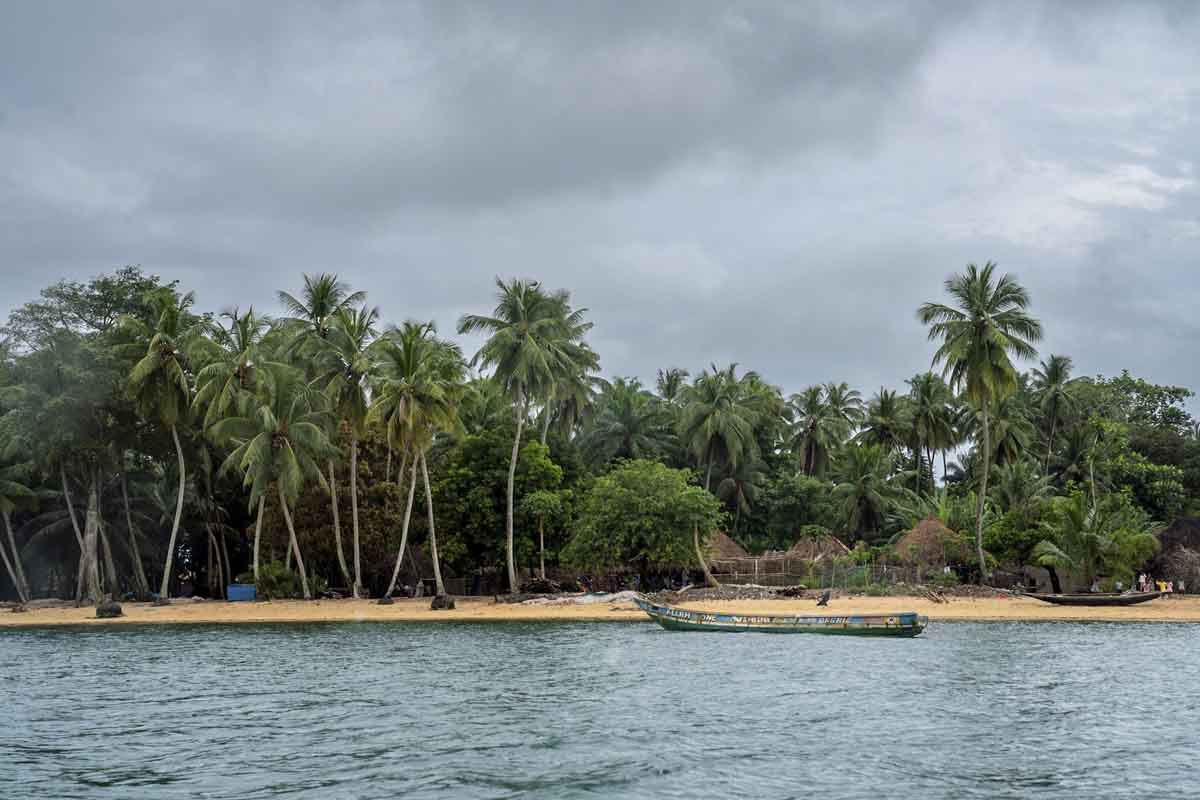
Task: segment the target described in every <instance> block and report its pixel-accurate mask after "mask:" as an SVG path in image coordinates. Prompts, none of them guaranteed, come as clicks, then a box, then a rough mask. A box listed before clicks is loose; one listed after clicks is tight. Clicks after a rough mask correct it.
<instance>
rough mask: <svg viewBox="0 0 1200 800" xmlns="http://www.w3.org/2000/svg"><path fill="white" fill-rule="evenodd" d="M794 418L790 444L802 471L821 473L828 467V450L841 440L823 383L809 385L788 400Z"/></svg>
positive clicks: (807, 473) (831, 449) (839, 425)
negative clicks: (821, 384)
mask: <svg viewBox="0 0 1200 800" xmlns="http://www.w3.org/2000/svg"><path fill="white" fill-rule="evenodd" d="M788 409H789V411H790V413H791V416H792V420H793V427H792V430H793V433H792V448H793V450H794V451H795V452H796V453H797V454H798V455H799V457H800V463H801V465H802V468H803V469H804V474H805V475H808V476H809V477H812V476H818V477H819V476H821V475H824V474H825V470H826V469H828V467H829V457H830V453H832V452H833V450H834V449H835V448H836V447H837V446H838V445H839V444H841V434H842V426H841V423H840V422H839V420H838V419H837V417H836V416H835V415H834V414H833V413H832V411H831V409H830V407H829V406H828V405H827V404H826V402H825V388H824V387H823V386H809V387H808V388H807V389H805V390H804V391H802V392H800V393H799V394H793V395H792V396H791V398H790V399H789V401H788Z"/></svg>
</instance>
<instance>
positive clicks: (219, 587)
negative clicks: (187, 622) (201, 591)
mask: <svg viewBox="0 0 1200 800" xmlns="http://www.w3.org/2000/svg"><path fill="white" fill-rule="evenodd" d="M208 546H209V549H210V552H211V553H212V554H213V556H216V558H215V560H216V562H217V575H216V578H217V582H216V585H215V586H214V585H213V582H212V577H213V576H212V573H209V579H208V587H209V589H211V590H213V591H215V592H217V593H218V594H219V595H220V596H221V597H224V596H225V588H224V587H225V565H224V564H222V563H221V545H220V543H218V542H217V535H216V534H215V533H213V530H212V526H209V528H208ZM213 560H214V559H213V557H212V556H210V557H209V561H210V562H211V561H213Z"/></svg>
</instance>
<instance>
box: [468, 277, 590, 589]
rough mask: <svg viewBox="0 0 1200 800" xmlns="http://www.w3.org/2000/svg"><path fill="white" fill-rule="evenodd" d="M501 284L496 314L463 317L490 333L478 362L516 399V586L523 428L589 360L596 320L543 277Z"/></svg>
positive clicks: (513, 585)
mask: <svg viewBox="0 0 1200 800" xmlns="http://www.w3.org/2000/svg"><path fill="white" fill-rule="evenodd" d="M496 288H497V294H496V299H497V303H496V308H495V310H494V311H493V313H492V315H491V316H486V315H478V314H467V315H465V316H464V317H462V318H461V319H460V320H459V322H458V332H459V333H460V334H473V333H485V334H488V339H487V341H486V342H484V344H483V346H482V347H480V348H479V352H477V353H476V354H475V356H474V358H473V359H472V363H473V364H479V365H482V366H484V367H491V368H493V369H494V371H495V378H496V380H497V381H499V382H500V385H501V386H502V387H503V388H504V391H505V393H506V394H507V395H508V396H509V397H510V398H511V400H512V405H513V410H514V413H515V416H516V422H517V426H516V428H517V429H516V435H515V436H514V437H513V447H512V458H511V459H510V461H509V467H508V492H507V500H506V513H505V556H506V560H507V566H508V583H509V589H510V590H511V591H512V592H516V591H517V568H516V562H515V560H514V556H513V524H514V522H513V512H514V498H513V493H514V487H515V483H516V474H517V458H518V456H519V455H520V452H521V433H522V431H523V430H524V427H525V423H526V421H527V419H528V417H529V405H530V403H533V402H535V401H540V400H545V399H546V397H547V396H548V395H549V394H550V392H551V390H552V388H553V386H554V381H555V378H556V376H558V375H562V374H564V373H567V372H569V371H570V370H571V368H572V365H575V364H578V363H581V362H584V361H586V360H587V359H586V353H584V352H583V346H582V342H581V339H582V337H583V335H584V334H586V333H587V331H588V330H590V328H591V323H590V322H585V321H584V313H585V311H586V309H572V308H571V305H570V299H571V298H570V294H569V293H567V292H565V291H558V292H548V291H546V290H544V289H543V288H542V286H541V284H540V283H538V282H537V281H524V280H519V279H514V280H511V281H507V282H506V281H504V280H502V279H500V278H497V279H496Z"/></svg>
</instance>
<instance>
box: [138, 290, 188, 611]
mask: <svg viewBox="0 0 1200 800" xmlns="http://www.w3.org/2000/svg"><path fill="white" fill-rule="evenodd" d="M193 302H195V296H194V295H193V294H192V293H191V292H189V293H188V294H185V295H182V296H177V295H176V294H175V292H174V291H173V290H170V289H163V290H161V291H159V292H157V293H156V294H155V295H154V296H153V297H151V298H150V306H151V307H152V308H153V310H154V314H155V316H156V318H157V321H156V324H155V327H154V330H153V331H145V330H144V329H143V326H141V324H140V323H138V322H136V321H131V323H130V324H131V327H134V328H135V329H138V330H139V332H140V333H141V336H142V338H144V337H145V335H146V334H150V341H149V343H148V344H147V345H146V354H145V355H144V356H143V357H142V358H141V360H140V361H138V362H137V364H135V365H134V367H133V371H132V372H131V373H130V374H129V380H128V383H127V386H128V391H129V394H130V396H132V397H133V399H134V400H135V402H136V403H137V407H138V412H139V414H140V415H141V416H142V418H143V419H157V420H158V421H159V422H161V423H162V424H163V425H164V426H166V428H167V429H168V430H170V432H171V440H172V441H173V442H174V443H175V457H176V460H177V461H178V467H179V491H178V493H177V501H176V505H175V518H174V520H173V521H172V523H171V537H170V539H169V540H168V543H167V558H166V565H165V566H164V567H163V577H162V583H161V584H160V587H159V597H160V598H161V599H162V600H163V601H166V599H167V598H168V597H169V591H170V584H171V567H172V563H173V561H174V558H175V541H176V537H177V536H178V534H179V523H180V520H181V519H182V518H183V496H184V487H185V486H186V485H187V465H186V463H185V461H184V456H183V445H182V444H181V443H180V441H179V423H180V422H181V421H182V420H183V419H184V418H185V417H186V415H187V411H188V407H189V406H190V405H191V393H192V389H191V384H190V383H189V381H188V375H187V366H188V358H187V355H186V351H187V347H188V345H189V343H190V340H191V339H192V337H193V336H195V335H196V333H197V332H198V326H197V324H196V322H195V320H194V319H193V318H192V316H191V314H190V313H189V312H188V309H189V308H191V306H192V303H193Z"/></svg>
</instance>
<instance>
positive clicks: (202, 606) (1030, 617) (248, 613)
mask: <svg viewBox="0 0 1200 800" xmlns="http://www.w3.org/2000/svg"><path fill="white" fill-rule="evenodd" d="M456 601H457V606H458V607H457V608H455V609H454V610H453V611H432V610H431V609H430V608H429V602H430V598H420V599H397V600H396V601H395V603H394V604H393V605H390V606H381V605H378V604H377V603H376V602H375V601H374V600H349V599H347V600H311V601H305V600H274V601H261V602H238V603H230V602H226V601H220V600H217V601H213V600H208V601H187V600H176V601H174V602H173V603H172V604H171V605H169V606H153V605H150V604H149V603H124V604H122V606H123V609H124V612H125V615H124V616H122V617H118V618H116V619H96V616H95V615H96V612H95V608H94V607H92V606H83V607H80V608H74V607H67V608H61V607H58V608H34V609H30V610H28V611H25V612H22V613H12V612H11V611H10V610H4V611H0V629H4V628H38V627H55V626H62V625H88V626H92V625H97V626H99V625H226V624H228V625H242V624H274V623H340V622H422V623H425V622H428V623H438V622H650V620H649V618H648V617H647V616H646V615H645V614H644V613H642V612H641V611H640V610H639V609H638V608H637V607H636V606H634V605H633V604H632V603H628V602H620V603H605V602H601V603H592V604H587V605H555V604H539V605H525V604H522V603H497V602H495V601H494V600H493V599H492V598H490V597H460V598H456ZM678 605H679V606H680V607H681V608H689V609H695V610H714V611H720V612H724V613H736V614H753V615H762V614H818V613H822V612H821V611H819V610H818V609H817V608H816V604H815V603H814V602H813V601H812V600H811V599H786V598H779V599H772V600H709V601H696V602H683V603H679V604H678ZM825 611H826V612H827V613H830V614H838V615H849V614H859V613H883V612H895V611H915V612H917V613H919V614H924V615H926V616H928V617H929V619H930V622H931V623H936V622H1142V623H1145V622H1163V623H1200V597H1193V596H1188V597H1173V598H1160V599H1158V600H1152V601H1150V602H1148V603H1144V604H1141V605H1137V606H1125V607H1120V606H1117V607H1082V606H1076V607H1072V606H1055V605H1049V604H1047V603H1043V602H1041V601H1039V600H1034V599H1031V598H1022V597H1006V596H996V597H988V598H950V599H949V600H948V602H946V603H934V602H932V601H931V600H929V599H928V598H925V597H860V596H842V597H835V598H834V599H833V601H832V602H831V603H830V605H829V606H828V608H827V609H825Z"/></svg>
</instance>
